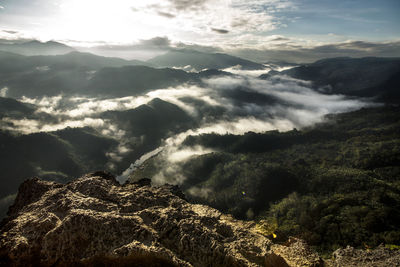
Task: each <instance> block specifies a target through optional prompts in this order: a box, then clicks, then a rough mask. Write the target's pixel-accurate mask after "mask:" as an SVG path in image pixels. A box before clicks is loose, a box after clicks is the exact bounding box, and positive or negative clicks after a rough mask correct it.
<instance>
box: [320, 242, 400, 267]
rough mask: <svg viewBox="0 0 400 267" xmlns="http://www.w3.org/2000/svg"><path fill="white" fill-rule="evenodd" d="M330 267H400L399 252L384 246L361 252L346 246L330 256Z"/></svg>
mask: <svg viewBox="0 0 400 267" xmlns="http://www.w3.org/2000/svg"><path fill="white" fill-rule="evenodd" d="M332 258H333V259H332V260H330V261H328V263H327V266H331V267H339V266H340V267H350V266H351V267H364V266H368V267H392V266H400V250H398V249H395V250H391V249H388V248H385V247H384V246H379V247H377V248H375V249H369V250H363V249H355V248H353V247H350V246H348V247H347V248H342V249H338V250H336V251H335V252H333V254H332Z"/></svg>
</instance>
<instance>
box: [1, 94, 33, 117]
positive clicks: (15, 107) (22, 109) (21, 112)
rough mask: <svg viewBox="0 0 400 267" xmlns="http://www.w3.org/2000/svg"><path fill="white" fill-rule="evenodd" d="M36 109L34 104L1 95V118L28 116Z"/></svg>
mask: <svg viewBox="0 0 400 267" xmlns="http://www.w3.org/2000/svg"><path fill="white" fill-rule="evenodd" d="M34 111H35V107H34V106H33V105H29V104H25V103H22V102H19V101H17V100H15V99H12V98H5V97H0V118H3V117H14V118H15V117H20V118H21V117H27V116H30V115H32V113H33V112H34Z"/></svg>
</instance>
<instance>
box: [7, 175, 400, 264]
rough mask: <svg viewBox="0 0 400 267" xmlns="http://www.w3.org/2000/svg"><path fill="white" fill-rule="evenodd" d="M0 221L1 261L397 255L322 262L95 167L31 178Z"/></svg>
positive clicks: (168, 192)
mask: <svg viewBox="0 0 400 267" xmlns="http://www.w3.org/2000/svg"><path fill="white" fill-rule="evenodd" d="M8 215H9V216H8V217H7V218H6V219H5V220H3V222H2V223H1V237H0V266H3V265H5V266H21V265H25V266H67V265H72V266H266V267H287V266H292V267H294V266H310V267H311V266H312V267H318V266H335V267H336V266H400V265H399V262H400V256H399V255H400V254H399V253H398V252H392V251H390V250H387V249H384V248H381V251H380V252H377V253H375V252H374V253H375V254H374V253H373V252H365V251H360V250H355V249H353V248H346V249H343V250H338V251H336V252H335V253H334V256H335V257H334V259H333V260H331V261H329V262H323V261H322V260H321V258H320V257H319V256H318V254H316V253H315V252H314V251H313V250H312V249H310V248H309V247H308V246H307V244H306V243H305V242H304V241H302V240H299V239H295V238H292V239H290V240H289V241H288V242H287V243H286V244H281V245H278V244H272V242H271V241H270V240H269V239H267V238H266V237H264V236H263V235H261V234H259V233H258V232H257V231H256V228H255V224H254V222H244V221H239V220H235V219H233V218H232V217H231V216H228V215H224V214H222V213H220V212H219V211H217V210H215V209H213V208H210V207H207V206H204V205H197V204H190V203H188V202H187V201H186V200H185V196H184V194H183V193H182V192H181V191H180V189H179V187H177V186H172V185H164V186H161V187H152V186H151V181H150V180H149V179H143V180H140V181H138V182H136V183H128V184H125V185H120V184H119V183H118V182H117V181H116V180H115V178H114V176H112V175H111V174H109V173H105V172H96V173H92V174H88V175H86V176H84V177H81V178H79V179H76V180H75V181H73V182H70V183H68V184H65V185H63V184H58V183H55V182H48V181H43V180H40V179H38V178H33V179H29V180H27V181H25V182H24V183H23V184H22V185H21V186H20V188H19V192H18V196H17V198H16V200H15V203H14V205H13V206H12V207H10V209H9V213H8Z"/></svg>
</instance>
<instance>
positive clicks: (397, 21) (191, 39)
mask: <svg viewBox="0 0 400 267" xmlns="http://www.w3.org/2000/svg"><path fill="white" fill-rule="evenodd" d="M399 13H400V1H399V0H336V1H331V0H115V1H108V0H30V1H27V0H0V38H3V39H17V38H36V39H40V40H57V41H62V42H66V43H69V44H72V45H78V46H90V45H99V44H107V45H109V44H114V45H116V44H117V45H122V44H123V45H131V44H137V43H138V42H141V41H142V40H149V39H152V38H155V37H163V38H165V39H166V40H168V42H170V43H173V44H174V45H179V44H182V43H183V44H185V45H187V44H192V45H199V46H203V47H204V46H207V47H217V48H222V49H224V50H227V49H228V50H235V49H240V50H241V51H242V50H243V49H258V50H260V49H261V50H266V49H275V50H276V49H310V48H314V47H316V46H318V47H319V46H326V45H329V44H339V43H340V44H349V43H350V44H351V49H352V48H353V45H352V44H353V42H355V41H361V42H362V44H361V46H365V43H366V44H369V46H368V47H367V48H365V47H363V48H360V47H359V46H360V44H357V45H356V46H357V49H371V44H373V45H375V44H376V43H379V44H384V45H386V46H387V45H388V44H389V45H392V43H393V42H394V43H395V44H396V49H397V48H398V46H399V44H398V43H399V41H400V27H399V26H400V16H398V14H399ZM163 44H164V43H161V45H163ZM168 44H169V43H168ZM325 49H326V47H325ZM242 52H243V51H242ZM243 56H246V54H245V53H243Z"/></svg>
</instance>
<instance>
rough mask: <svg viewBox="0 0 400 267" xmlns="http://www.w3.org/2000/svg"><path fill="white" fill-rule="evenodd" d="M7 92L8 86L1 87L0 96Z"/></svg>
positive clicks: (5, 94) (4, 95)
mask: <svg viewBox="0 0 400 267" xmlns="http://www.w3.org/2000/svg"><path fill="white" fill-rule="evenodd" d="M7 92H8V87H3V88H1V89H0V97H6V96H7Z"/></svg>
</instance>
